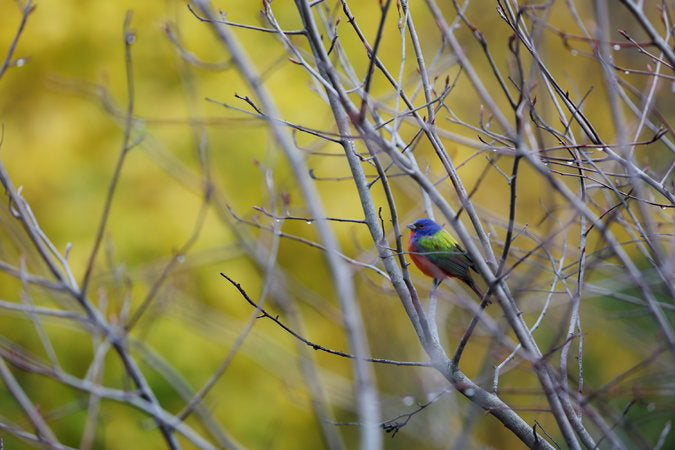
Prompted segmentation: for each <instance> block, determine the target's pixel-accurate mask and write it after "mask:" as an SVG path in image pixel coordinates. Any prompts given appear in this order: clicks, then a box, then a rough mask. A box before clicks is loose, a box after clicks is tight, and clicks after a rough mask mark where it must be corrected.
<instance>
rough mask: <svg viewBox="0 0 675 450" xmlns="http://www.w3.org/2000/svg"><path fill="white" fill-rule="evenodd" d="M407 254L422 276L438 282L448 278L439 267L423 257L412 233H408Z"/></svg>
mask: <svg viewBox="0 0 675 450" xmlns="http://www.w3.org/2000/svg"><path fill="white" fill-rule="evenodd" d="M408 253H409V254H410V259H412V261H413V263H415V265H416V266H417V268H418V269H420V270H421V271H422V273H423V274H424V275H426V276H428V277H431V278H435V279H438V280H442V279H443V278H445V277H447V276H448V274H447V273H445V272H444V271H443V270H441V268H440V267H438V266H437V265H436V264H434V263H433V262H431V260H430V259H429V258H427V257H426V256H424V254H423V253H424V250H423V249H422V248H421V246H420V245H419V243H418V242H417V239H415V232H414V231H413V232H412V233H410V238H409V239H408Z"/></svg>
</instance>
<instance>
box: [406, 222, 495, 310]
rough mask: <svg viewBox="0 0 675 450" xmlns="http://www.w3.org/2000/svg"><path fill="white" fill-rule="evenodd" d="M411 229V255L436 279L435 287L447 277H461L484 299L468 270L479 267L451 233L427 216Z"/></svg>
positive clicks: (421, 268) (410, 226)
mask: <svg viewBox="0 0 675 450" xmlns="http://www.w3.org/2000/svg"><path fill="white" fill-rule="evenodd" d="M408 228H410V229H411V230H412V232H411V233H410V239H408V252H409V253H410V258H412V260H413V262H414V263H415V265H416V266H417V268H418V269H420V270H421V271H422V272H423V273H424V274H425V275H428V276H430V277H431V278H433V279H434V286H437V285H439V284H441V281H443V279H444V278H446V277H449V278H458V279H460V280H462V281H463V282H465V283H466V284H467V286H469V287H470V288H471V289H472V290H473V291H474V292H475V293H476V294H477V295H478V296H479V297H480V298H481V299H483V292H482V291H481V290H480V289H479V288H478V286H476V283H475V282H474V281H473V278H471V272H470V270H469V269H473V270H476V267H475V266H474V264H473V261H472V260H471V257H470V256H469V255H468V254H467V253H466V251H465V250H464V249H463V248H462V247H460V245H459V243H458V242H457V241H456V240H455V238H453V237H452V236H451V235H450V233H448V232H447V231H446V230H444V229H443V227H441V226H440V225H439V224H437V223H436V222H434V221H433V220H431V219H429V218H426V217H423V218H421V219H417V220H416V221H415V222H414V223H411V224H410V225H408Z"/></svg>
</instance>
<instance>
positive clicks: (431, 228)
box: [408, 217, 443, 236]
mask: <svg viewBox="0 0 675 450" xmlns="http://www.w3.org/2000/svg"><path fill="white" fill-rule="evenodd" d="M408 228H410V229H411V230H412V231H413V233H414V234H415V235H416V236H431V235H432V234H436V233H437V232H438V231H440V230H441V229H442V228H443V227H441V226H440V225H439V224H437V223H436V222H434V221H433V220H431V219H429V218H428V217H422V218H421V219H417V220H416V221H414V222H413V223H411V224H410V225H408Z"/></svg>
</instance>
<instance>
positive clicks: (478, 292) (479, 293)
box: [466, 278, 487, 302]
mask: <svg viewBox="0 0 675 450" xmlns="http://www.w3.org/2000/svg"><path fill="white" fill-rule="evenodd" d="M466 284H467V286H469V287H470V288H471V290H472V291H474V292H475V293H476V295H477V296H478V298H479V299H480V301H481V302H483V301H486V300H487V298H486V297H485V293H484V292H483V291H482V290H481V288H479V287H478V286H476V282H475V281H473V279H472V278H469V280H468V281H466Z"/></svg>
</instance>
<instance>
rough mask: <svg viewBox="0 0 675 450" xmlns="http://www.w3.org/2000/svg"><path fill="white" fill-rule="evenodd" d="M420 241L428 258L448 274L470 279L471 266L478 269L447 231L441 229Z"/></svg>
mask: <svg viewBox="0 0 675 450" xmlns="http://www.w3.org/2000/svg"><path fill="white" fill-rule="evenodd" d="M419 241H420V245H421V246H422V248H423V249H424V252H425V255H426V256H427V258H429V259H430V260H431V262H433V263H434V264H435V265H436V266H438V267H439V268H440V269H441V270H443V272H446V273H447V274H448V275H450V276H454V277H458V278H461V279H467V278H468V279H470V278H471V275H470V274H469V268H471V269H473V270H476V269H475V267H474V264H473V261H472V260H471V258H470V257H469V255H468V254H467V253H466V251H465V250H464V249H463V248H462V247H460V245H459V243H458V242H457V241H456V240H455V239H454V238H453V237H452V236H451V235H450V233H448V232H447V231H445V230H441V231H439V232H438V233H436V234H434V235H433V236H425V237H424V238H421V239H420V240H419Z"/></svg>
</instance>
